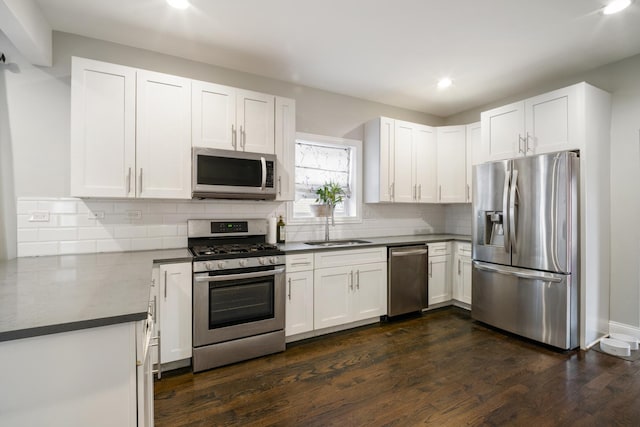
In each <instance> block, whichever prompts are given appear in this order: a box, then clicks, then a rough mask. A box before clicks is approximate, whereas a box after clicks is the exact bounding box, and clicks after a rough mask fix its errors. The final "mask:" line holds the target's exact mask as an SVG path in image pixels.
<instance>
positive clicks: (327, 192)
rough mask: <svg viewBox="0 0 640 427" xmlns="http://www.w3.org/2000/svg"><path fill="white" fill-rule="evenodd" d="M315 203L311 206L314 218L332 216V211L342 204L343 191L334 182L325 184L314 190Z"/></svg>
mask: <svg viewBox="0 0 640 427" xmlns="http://www.w3.org/2000/svg"><path fill="white" fill-rule="evenodd" d="M316 196H318V197H317V198H316V203H319V204H317V205H311V211H312V212H313V214H314V215H315V216H333V209H334V208H335V207H336V205H337V204H338V203H340V202H342V200H343V198H344V190H343V189H342V187H340V185H338V184H337V183H335V182H331V181H329V182H326V183H324V185H322V186H321V187H318V188H317V189H316Z"/></svg>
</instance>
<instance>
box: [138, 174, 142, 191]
mask: <svg viewBox="0 0 640 427" xmlns="http://www.w3.org/2000/svg"><path fill="white" fill-rule="evenodd" d="M139 190H140V191H138V193H142V168H140V189H139Z"/></svg>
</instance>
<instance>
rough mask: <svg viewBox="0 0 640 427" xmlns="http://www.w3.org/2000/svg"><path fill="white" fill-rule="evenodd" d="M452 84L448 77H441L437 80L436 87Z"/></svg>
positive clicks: (445, 86)
mask: <svg viewBox="0 0 640 427" xmlns="http://www.w3.org/2000/svg"><path fill="white" fill-rule="evenodd" d="M452 84H453V81H452V80H451V79H450V78H449V77H443V78H441V79H440V80H438V89H446V88H448V87H449V86H451V85H452Z"/></svg>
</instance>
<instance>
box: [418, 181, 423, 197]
mask: <svg viewBox="0 0 640 427" xmlns="http://www.w3.org/2000/svg"><path fill="white" fill-rule="evenodd" d="M418 200H422V184H419V185H418Z"/></svg>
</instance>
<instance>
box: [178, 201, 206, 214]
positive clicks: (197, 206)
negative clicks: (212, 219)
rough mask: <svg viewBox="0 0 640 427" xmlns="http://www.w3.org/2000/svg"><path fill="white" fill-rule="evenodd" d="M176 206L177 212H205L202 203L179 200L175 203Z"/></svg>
mask: <svg viewBox="0 0 640 427" xmlns="http://www.w3.org/2000/svg"><path fill="white" fill-rule="evenodd" d="M177 208H178V209H177V212H178V213H188V214H203V213H204V212H205V205H204V204H203V203H196V202H181V203H178V204H177Z"/></svg>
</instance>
